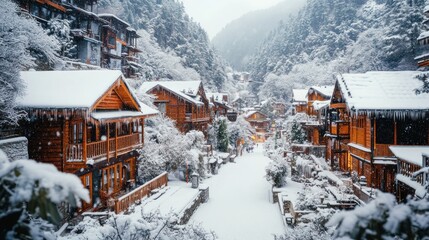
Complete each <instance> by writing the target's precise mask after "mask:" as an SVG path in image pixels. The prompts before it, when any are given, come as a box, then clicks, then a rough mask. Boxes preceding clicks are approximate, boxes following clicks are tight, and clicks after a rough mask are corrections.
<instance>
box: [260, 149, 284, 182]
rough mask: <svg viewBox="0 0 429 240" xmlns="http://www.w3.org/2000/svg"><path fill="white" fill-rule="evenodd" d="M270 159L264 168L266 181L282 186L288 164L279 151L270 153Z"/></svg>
mask: <svg viewBox="0 0 429 240" xmlns="http://www.w3.org/2000/svg"><path fill="white" fill-rule="evenodd" d="M270 158H271V159H272V160H273V161H271V162H270V163H269V164H268V165H267V167H266V168H265V172H266V175H265V177H266V178H267V181H269V182H271V184H272V185H273V186H274V187H283V186H284V185H286V177H287V176H288V173H289V168H290V167H289V164H288V163H287V161H286V160H285V159H284V158H283V157H282V155H281V152H274V153H273V154H271V155H270Z"/></svg>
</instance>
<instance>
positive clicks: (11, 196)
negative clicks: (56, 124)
mask: <svg viewBox="0 0 429 240" xmlns="http://www.w3.org/2000/svg"><path fill="white" fill-rule="evenodd" d="M81 200H84V201H87V202H89V194H88V191H87V190H86V189H85V188H84V187H83V185H82V182H81V181H80V179H79V178H78V177H76V176H75V175H73V174H67V173H62V172H59V171H58V170H57V169H56V168H55V166H53V165H52V164H44V163H37V162H35V161H33V160H16V161H13V162H9V160H8V159H7V157H6V156H5V154H4V153H3V152H2V151H1V150H0V225H1V227H0V239H44V238H46V234H47V233H45V231H44V230H42V229H45V227H46V226H48V222H49V223H55V224H57V223H59V221H60V220H61V216H60V213H59V211H58V209H57V205H58V204H60V203H62V202H68V203H69V204H70V205H71V206H72V207H77V206H80V203H81V202H80V201H81Z"/></svg>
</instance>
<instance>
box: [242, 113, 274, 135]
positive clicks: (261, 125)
mask: <svg viewBox="0 0 429 240" xmlns="http://www.w3.org/2000/svg"><path fill="white" fill-rule="evenodd" d="M244 118H245V119H246V121H248V122H249V123H250V125H251V126H252V127H253V128H254V129H255V134H254V135H253V137H252V138H253V141H255V142H257V143H263V142H265V140H266V139H267V137H268V133H269V130H270V119H269V118H268V117H267V116H266V115H265V114H263V113H261V112H259V111H249V112H247V113H246V114H245V115H244Z"/></svg>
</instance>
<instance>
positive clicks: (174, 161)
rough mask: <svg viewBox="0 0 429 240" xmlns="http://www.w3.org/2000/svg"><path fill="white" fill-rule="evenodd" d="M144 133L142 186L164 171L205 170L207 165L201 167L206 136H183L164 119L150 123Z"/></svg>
mask: <svg viewBox="0 0 429 240" xmlns="http://www.w3.org/2000/svg"><path fill="white" fill-rule="evenodd" d="M144 131H145V134H144V135H145V145H144V147H143V149H142V150H141V151H140V158H139V167H138V170H139V178H140V181H141V182H146V181H148V180H150V179H152V178H154V177H156V176H158V175H159V174H161V173H162V172H164V171H168V172H174V171H178V170H180V169H185V170H186V169H188V170H189V171H194V170H198V168H199V167H200V168H201V167H204V164H199V162H200V160H201V158H200V155H201V147H202V145H203V143H204V135H203V133H201V132H198V131H191V132H189V133H187V134H186V135H183V134H182V133H181V132H179V130H178V129H177V128H176V127H175V125H174V122H173V121H172V120H170V119H169V118H166V117H163V116H158V117H154V118H150V119H147V120H146V125H145V129H144ZM201 170H202V171H204V170H205V169H201Z"/></svg>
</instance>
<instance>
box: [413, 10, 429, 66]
mask: <svg viewBox="0 0 429 240" xmlns="http://www.w3.org/2000/svg"><path fill="white" fill-rule="evenodd" d="M423 13H424V15H425V16H426V19H425V20H424V21H423V25H424V26H425V28H426V29H427V28H428V25H429V21H428V18H429V5H427V6H426V7H425V8H424V10H423ZM417 42H418V46H417V56H416V57H415V58H414V59H415V60H416V61H417V65H418V66H419V67H428V66H429V31H427V30H426V31H422V32H421V33H420V35H419V37H418V38H417Z"/></svg>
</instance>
